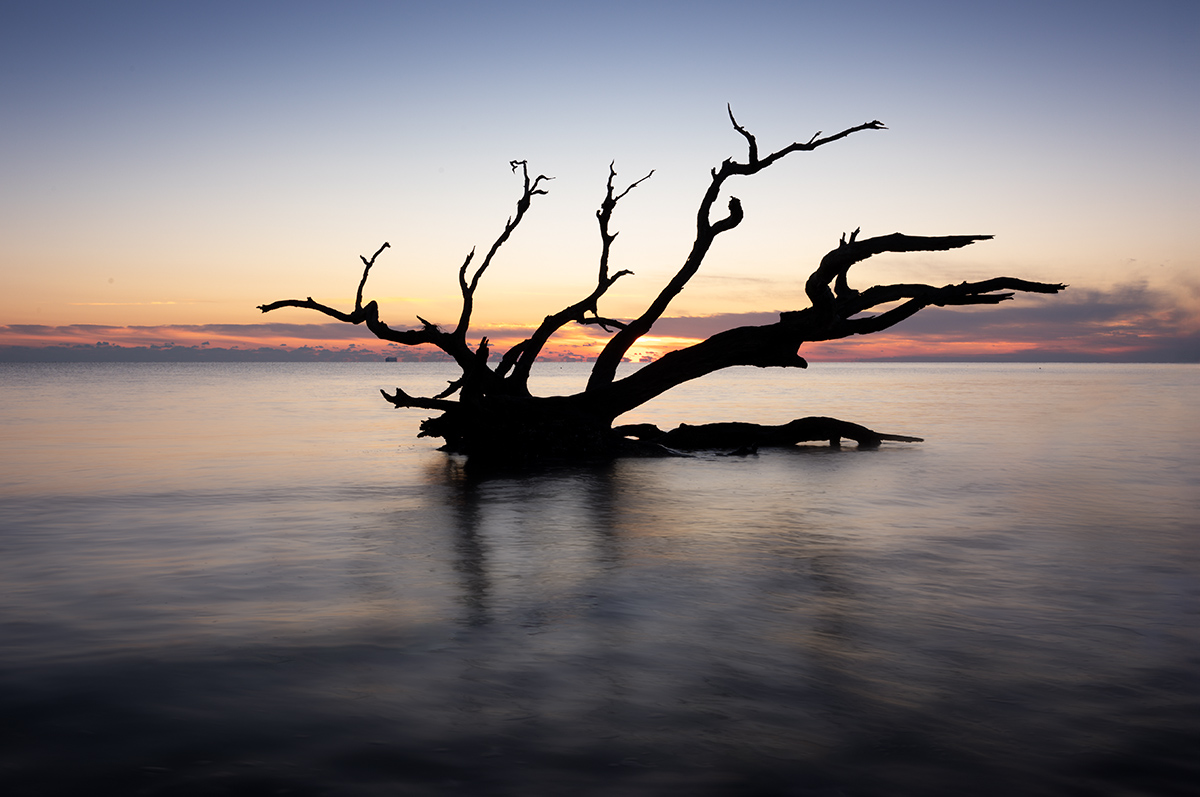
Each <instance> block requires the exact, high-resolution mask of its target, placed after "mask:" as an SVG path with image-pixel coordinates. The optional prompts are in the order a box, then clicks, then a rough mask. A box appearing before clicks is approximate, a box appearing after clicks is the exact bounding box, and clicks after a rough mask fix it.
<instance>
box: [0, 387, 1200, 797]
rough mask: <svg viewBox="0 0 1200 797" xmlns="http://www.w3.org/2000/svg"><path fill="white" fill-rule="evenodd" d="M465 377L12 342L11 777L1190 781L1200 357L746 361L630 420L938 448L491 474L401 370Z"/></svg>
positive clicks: (620, 789)
mask: <svg viewBox="0 0 1200 797" xmlns="http://www.w3.org/2000/svg"><path fill="white" fill-rule="evenodd" d="M452 376H453V374H452V373H451V372H449V371H447V370H446V369H445V367H444V366H439V365H435V364H407V363H398V364H397V363H389V364H384V363H380V364H245V365H241V364H186V365H185V364H178V365H164V364H106V365H84V364H55V365H15V366H14V365H3V366H0V400H2V402H3V403H2V405H0V406H3V410H2V411H0V433H2V435H3V439H4V441H5V443H4V448H3V454H0V583H2V584H3V592H2V594H0V623H2V631H0V633H2V636H0V717H3V719H0V728H2V729H3V733H4V741H3V745H2V746H0V783H3V782H7V783H8V785H9V786H10V788H8V789H7V790H6V792H7V793H13V794H58V793H61V794H68V793H82V792H86V791H90V792H92V793H95V792H96V791H98V790H100V791H103V790H108V791H115V792H120V793H148V794H172V795H174V794H215V793H231V792H232V793H263V794H270V793H292V794H338V795H340V794H418V795H419V794H431V795H432V794H438V795H441V794H454V793H462V794H497V795H500V794H514V795H515V794H540V793H557V792H561V791H564V790H568V789H569V790H571V791H573V792H577V793H582V794H596V795H602V794H603V795H607V794H614V793H621V794H634V795H637V794H645V795H659V794H672V795H673V794H679V795H726V794H729V795H734V794H739V795H740V794H760V795H808V794H822V795H824V794H829V795H834V794H846V795H893V794H947V795H949V794H962V793H964V792H969V793H974V794H996V795H1008V794H1014V793H1023V794H1035V795H1036V794H1045V795H1052V794H1112V795H1124V794H1131V793H1133V794H1189V793H1196V787H1195V784H1197V783H1200V766H1198V765H1197V764H1196V763H1195V750H1197V749H1200V630H1198V629H1200V534H1198V528H1197V521H1196V518H1197V510H1200V497H1198V496H1200V459H1198V457H1197V455H1196V453H1195V452H1196V445H1197V443H1200V415H1198V414H1197V412H1196V410H1195V409H1194V396H1195V395H1197V388H1198V387H1200V368H1197V367H1195V366H1131V365H1061V364H1056V365H1043V366H1038V365H913V364H902V365H901V364H892V365H866V364H855V365H849V364H846V365H834V364H821V363H818V364H814V365H813V367H812V368H810V369H809V370H808V371H807V372H796V373H784V372H774V371H763V370H757V369H738V370H735V371H732V372H728V373H726V374H722V375H718V376H716V377H713V378H709V379H705V380H701V381H699V382H696V383H693V384H692V385H688V386H685V387H684V388H682V389H680V390H678V391H675V392H673V393H670V394H668V395H667V396H664V397H662V398H660V399H658V400H656V401H655V402H653V403H651V404H650V405H647V406H646V407H643V408H641V409H640V410H639V411H638V412H637V413H636V414H634V413H631V414H630V416H627V417H626V418H625V419H623V420H626V421H628V422H641V421H652V422H656V423H659V424H660V425H661V426H663V427H668V426H671V425H674V424H676V423H678V422H691V423H700V422H705V421H714V420H733V419H737V420H752V421H759V422H764V423H781V422H784V421H787V420H790V419H791V418H793V417H799V416H802V415H810V414H811V415H834V416H837V417H841V418H844V419H846V420H852V421H855V422H859V423H863V424H865V425H868V426H871V427H873V428H876V429H878V430H881V431H885V432H893V433H898V434H909V435H918V436H921V437H925V438H926V442H924V443H921V444H884V446H883V447H882V448H880V449H878V450H874V451H858V450H856V449H855V448H854V447H853V445H850V446H848V447H847V448H845V449H843V450H840V451H831V450H829V449H827V448H823V447H799V448H796V449H795V450H787V451H764V452H762V453H761V454H759V455H758V456H754V457H747V458H739V457H724V456H719V455H717V454H716V453H713V454H705V455H702V456H698V457H695V458H691V459H668V460H627V461H620V462H616V463H612V464H609V465H589V466H576V467H556V468H547V469H542V470H536V471H527V472H522V473H517V474H509V475H501V476H491V477H474V476H471V475H469V474H468V473H466V472H464V469H463V467H462V465H463V463H462V461H461V460H460V459H457V458H454V457H448V456H446V455H444V454H441V453H439V452H437V451H435V450H434V448H433V444H432V443H431V442H430V441H429V440H418V439H417V438H416V437H415V435H416V431H417V423H418V422H419V421H420V420H421V419H422V418H423V417H425V415H424V414H422V413H421V412H420V411H416V412H413V411H396V410H393V409H391V408H390V406H389V405H387V404H386V403H384V402H383V401H382V399H381V398H380V397H379V395H378V392H377V388H389V389H390V388H392V387H394V386H395V385H397V384H399V385H402V386H404V387H405V389H406V390H409V391H410V392H421V391H424V392H427V393H432V392H436V391H438V390H440V388H441V387H442V386H444V384H445V381H446V380H447V379H449V378H452ZM584 378H585V372H584V371H583V370H582V369H581V367H580V366H576V365H562V366H559V365H553V364H551V365H547V366H546V367H545V368H544V369H543V370H542V371H541V372H540V373H539V375H538V385H539V387H540V388H541V391H542V392H569V391H571V390H575V389H578V387H579V386H581V385H582V382H583V380H584ZM64 762H70V765H69V766H65V765H64Z"/></svg>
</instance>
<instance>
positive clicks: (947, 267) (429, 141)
mask: <svg viewBox="0 0 1200 797" xmlns="http://www.w3.org/2000/svg"><path fill="white" fill-rule="evenodd" d="M0 101H2V103H3V107H4V108H5V113H4V114H3V120H2V121H0V140H3V142H4V143H3V144H2V145H0V173H2V174H3V175H4V181H3V182H4V184H5V188H4V189H3V191H2V192H0V203H2V205H0V267H2V273H3V278H2V282H0V297H2V298H0V326H6V325H7V326H12V325H45V326H49V327H54V326H60V325H70V324H108V325H122V324H142V325H145V324H150V325H173V324H181V325H185V324H208V323H212V324H216V323H220V324H253V323H257V322H258V321H259V320H261V316H259V315H258V313H257V311H255V310H254V307H255V305H257V304H260V303H262V302H264V301H269V300H272V299H277V298H285V297H289V296H298V297H302V296H309V295H311V296H314V297H315V298H319V299H324V300H326V301H331V302H333V301H338V300H342V301H345V300H348V299H349V298H350V297H351V296H352V292H353V289H354V287H355V285H356V282H357V276H358V271H359V266H358V261H357V256H358V255H359V254H360V253H362V254H370V252H373V251H374V250H375V248H376V247H377V246H378V245H379V243H381V242H382V241H384V240H388V241H390V242H391V243H392V246H393V249H392V250H390V251H389V252H388V253H386V254H385V255H384V256H383V258H381V265H380V267H379V270H378V272H377V273H376V274H375V275H374V276H373V277H372V283H371V286H370V289H371V291H370V292H373V295H375V296H376V297H379V298H381V299H382V300H383V304H384V308H385V316H386V317H388V318H389V319H390V320H391V321H392V323H393V324H394V325H396V326H404V325H406V324H409V323H415V319H414V318H413V316H414V315H415V314H417V313H420V314H421V315H423V316H425V317H432V318H434V320H447V321H448V320H451V319H452V318H453V316H454V314H455V307H456V300H457V297H456V293H455V291H456V288H455V284H454V279H453V273H454V270H455V267H456V266H457V265H458V263H460V262H461V260H462V258H463V257H464V255H465V254H466V252H467V251H469V250H470V248H471V247H472V246H480V247H486V246H487V245H488V243H489V242H490V240H491V238H493V237H494V236H495V235H496V234H497V233H498V231H499V228H500V226H501V225H502V224H503V222H504V220H505V218H506V217H507V216H508V215H509V213H510V212H511V209H512V203H513V201H514V200H515V198H516V196H517V192H518V190H519V183H518V182H517V180H516V178H514V177H513V176H512V174H511V173H510V172H509V170H508V167H507V163H508V161H509V160H511V159H513V158H527V159H529V161H530V163H531V166H532V168H533V169H534V170H535V171H536V172H544V173H545V174H547V175H551V176H553V177H554V178H555V179H554V181H553V182H552V183H551V184H550V188H551V193H550V195H549V196H546V197H539V198H538V201H537V202H536V203H535V206H534V208H533V211H532V212H531V215H530V217H529V219H528V220H527V221H526V223H525V225H523V227H522V229H521V230H519V231H518V234H517V235H516V236H515V237H514V239H513V241H512V242H511V244H510V246H509V247H507V251H506V252H505V253H504V255H503V257H502V258H501V260H499V261H498V262H497V265H496V268H495V270H494V271H493V272H491V273H490V274H489V281H488V282H487V283H486V285H485V289H484V292H483V294H482V295H481V301H480V305H479V311H478V316H477V317H478V319H479V321H480V323H481V324H484V325H486V324H494V325H518V326H519V325H521V324H529V323H536V321H537V320H539V319H540V318H541V316H542V315H544V314H545V313H547V312H552V311H554V310H557V309H559V308H560V307H561V306H563V305H565V304H567V303H570V302H571V301H573V300H575V299H577V298H579V297H580V296H581V295H582V294H583V293H586V292H587V290H589V289H590V286H589V284H588V283H589V280H590V279H592V276H591V275H592V271H593V269H594V262H595V257H596V253H597V249H598V244H597V234H596V231H595V220H594V215H593V214H594V211H595V208H596V206H597V203H598V201H599V199H600V197H601V195H602V190H603V183H604V179H605V177H606V174H607V166H608V163H609V162H610V161H612V160H615V161H616V168H617V170H618V172H619V174H620V178H619V179H624V180H628V181H632V180H634V179H637V178H638V177H641V176H642V175H643V174H645V173H646V172H648V171H649V170H650V169H655V170H656V172H655V175H654V177H653V178H652V179H651V180H649V181H647V182H646V183H644V184H643V185H642V186H640V187H639V188H638V189H637V190H636V191H635V192H634V193H633V194H631V195H630V196H629V197H628V198H627V199H626V200H625V201H624V202H623V203H622V206H621V207H620V208H619V209H618V213H617V216H616V219H615V223H614V226H615V227H616V228H617V229H619V230H621V233H622V235H621V238H620V239H619V241H618V244H617V249H616V251H615V253H614V258H615V261H616V265H617V266H618V267H621V268H630V269H632V270H633V271H634V272H635V273H636V276H635V277H631V278H627V279H626V280H623V281H622V283H620V284H619V290H614V291H613V292H612V294H611V295H610V297H609V302H608V304H607V305H606V306H605V308H604V309H605V310H606V311H607V312H608V313H609V314H611V315H632V314H636V313H637V312H639V311H640V310H641V309H642V307H643V306H644V302H645V301H646V300H647V299H648V298H649V297H650V296H651V295H652V294H653V293H654V292H655V291H656V290H657V288H658V287H659V286H660V285H661V284H662V282H663V280H664V279H665V278H666V275H668V274H669V273H671V272H672V271H673V270H674V268H675V267H676V266H677V265H678V263H679V262H680V260H681V259H682V257H683V256H684V255H685V254H686V251H687V248H688V245H689V244H690V240H691V233H692V231H693V230H692V225H693V224H694V214H695V208H696V205H697V202H698V200H699V196H700V193H701V191H702V190H703V188H704V186H705V185H706V182H707V174H708V170H709V168H711V167H712V166H714V165H716V164H718V163H719V162H720V161H721V160H722V159H723V158H725V157H729V156H735V157H744V143H743V142H742V140H741V139H740V138H739V137H738V136H737V135H736V134H735V133H734V132H733V131H732V130H731V129H730V126H729V123H728V120H727V119H726V117H725V104H726V103H727V102H728V103H731V104H732V106H733V108H734V111H735V113H736V114H737V116H738V119H739V121H740V122H742V123H743V124H744V125H746V126H747V127H748V128H749V129H750V130H752V131H753V132H754V133H755V134H756V135H757V136H758V138H759V141H760V144H761V145H762V146H763V147H764V148H777V147H780V146H783V145H786V144H787V143H790V142H791V141H793V140H797V139H807V138H808V137H809V136H811V135H812V134H813V133H814V132H816V131H817V130H823V131H825V132H826V133H831V132H834V131H836V130H839V129H842V128H845V127H849V126H852V125H855V124H859V123H861V122H865V121H868V120H871V119H880V120H882V121H883V122H884V123H885V124H887V125H888V127H889V128H890V129H889V130H887V131H880V132H873V131H867V132H863V133H860V134H857V135H856V136H853V137H851V138H850V139H847V140H845V141H843V142H839V143H838V144H835V145H832V146H831V147H827V148H824V149H821V150H819V151H817V152H814V153H797V154H795V155H793V156H791V157H789V158H788V159H786V160H785V161H784V162H782V163H780V164H779V165H777V166H775V167H772V169H771V170H770V171H769V172H767V173H764V174H762V175H759V176H757V177H755V178H753V179H752V180H747V181H743V182H742V183H740V184H737V185H734V186H733V187H732V189H731V190H732V191H733V193H735V194H737V195H738V196H739V197H741V198H742V200H743V202H744V204H745V207H746V212H747V220H746V222H745V223H744V224H743V225H742V227H740V228H739V229H738V230H736V231H735V232H734V233H732V234H731V235H730V236H727V240H722V242H721V243H720V244H719V246H718V247H717V248H716V249H715V250H714V252H713V254H712V256H711V257H710V261H709V262H708V263H707V264H706V268H705V270H704V272H702V276H701V277H700V278H697V280H696V281H695V282H694V283H693V285H691V286H689V288H688V290H687V291H686V292H685V293H684V294H683V295H682V296H681V297H680V298H679V300H678V301H677V304H676V305H674V306H673V307H672V314H673V315H679V316H705V315H714V314H719V313H733V314H737V313H750V312H755V311H774V310H786V309H795V308H796V307H799V306H802V305H803V304H804V302H803V298H802V295H803V294H802V288H801V286H802V281H803V277H804V276H805V275H806V274H807V273H808V271H809V270H811V268H812V267H813V265H815V263H816V261H817V260H818V259H819V258H820V256H821V254H823V253H824V252H825V251H826V250H828V249H829V248H831V247H832V246H833V245H834V244H836V242H837V238H838V236H839V235H840V234H841V233H842V232H843V231H844V230H849V229H853V228H854V227H857V226H861V227H862V228H863V230H864V235H865V234H884V233H888V232H892V231H895V230H900V231H904V232H909V233H914V234H949V233H972V234H974V233H991V234H995V235H996V236H997V237H996V240H995V241H992V242H988V243H985V244H979V245H976V246H974V247H972V248H971V249H969V250H963V251H962V252H957V253H941V254H937V255H912V256H896V257H893V258H890V259H880V262H879V263H874V262H872V263H870V264H866V265H864V267H862V268H861V271H860V272H859V274H858V280H859V281H860V282H864V283H865V282H872V283H873V282H878V281H889V282H892V281H918V280H919V281H929V282H937V283H944V282H951V281H959V280H961V279H973V278H981V277H987V276H995V275H999V274H1006V275H1012V276H1022V277H1027V278H1031V279H1038V280H1046V281H1064V282H1068V283H1070V284H1071V285H1072V286H1073V287H1075V288H1081V289H1083V290H1082V291H1080V293H1079V296H1080V297H1082V296H1084V295H1086V296H1088V297H1090V298H1089V299H1088V301H1092V302H1095V301H1101V302H1103V301H1104V297H1105V296H1107V295H1113V296H1116V295H1117V294H1120V296H1122V297H1128V296H1129V295H1131V294H1130V286H1136V287H1139V290H1141V291H1142V294H1143V295H1148V296H1153V297H1154V301H1155V302H1156V303H1158V305H1157V306H1159V307H1160V309H1161V306H1162V302H1164V301H1167V302H1168V303H1173V304H1172V312H1173V313H1174V315H1172V316H1171V317H1172V318H1176V319H1181V320H1180V321H1179V324H1180V329H1179V334H1180V335H1183V336H1187V335H1190V334H1193V333H1194V332H1195V331H1196V329H1195V327H1196V318H1197V316H1200V280H1198V279H1197V274H1198V270H1197V268H1198V266H1200V225H1197V224H1196V223H1195V218H1196V216H1197V212H1196V211H1197V207H1198V205H1200V201H1198V196H1197V188H1196V186H1197V184H1198V182H1200V158H1198V157H1197V155H1196V153H1195V142H1196V141H1198V140H1200V5H1198V4H1196V3H1194V2H1154V1H1153V0H1151V1H1150V2H1120V3H1117V2H1093V3H1086V4H1084V3H1054V2H1041V3H1026V2H1008V3H1003V4H987V5H984V4H977V3H962V2H959V3H942V2H918V3H905V2H889V3H884V2H845V3H839V4H836V5H833V4H816V3H755V2H748V3H740V4H736V5H734V4H715V3H655V2H641V3H613V4H606V5H596V4H586V5H585V4H571V3H518V4H511V5H502V4H496V3H462V2H447V3H440V4H436V5H435V4H412V3H361V2H349V3H339V4H332V3H328V4H326V3H252V2H251V3H222V2H215V3H203V4H191V3H188V4H183V3H162V2H157V3H137V2H113V3H54V2H38V3H8V4H5V5H4V6H3V7H2V8H0ZM1082 300H1083V299H1081V298H1072V297H1071V292H1068V293H1067V294H1064V295H1063V296H1061V297H1055V298H1053V299H1050V300H1048V301H1051V302H1054V301H1059V302H1066V303H1073V302H1078V301H1082ZM1018 301H1020V300H1018ZM1031 301H1032V300H1031ZM289 312H291V311H289ZM294 312H295V314H296V315H295V316H294V317H290V318H286V319H284V318H281V319H279V320H281V321H283V320H287V321H294V322H300V323H303V322H306V321H316V320H319V319H316V318H308V317H306V316H305V315H304V314H303V312H302V311H294ZM1131 323H1133V322H1131ZM1159 328H1160V330H1161V324H1160V325H1159ZM1157 334H1161V331H1160V332H1159V333H1157Z"/></svg>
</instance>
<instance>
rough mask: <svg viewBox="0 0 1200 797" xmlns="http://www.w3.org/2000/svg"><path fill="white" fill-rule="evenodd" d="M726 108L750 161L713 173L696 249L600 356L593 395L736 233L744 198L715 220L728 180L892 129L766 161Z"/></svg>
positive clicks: (797, 146)
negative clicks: (716, 248) (715, 248)
mask: <svg viewBox="0 0 1200 797" xmlns="http://www.w3.org/2000/svg"><path fill="white" fill-rule="evenodd" d="M726 107H727V110H728V111H729V121H730V122H731V123H732V124H733V128H734V130H736V131H737V132H738V133H740V134H741V135H742V137H743V138H745V139H746V142H747V150H748V152H747V157H746V162H745V163H738V162H736V161H734V160H733V159H732V158H727V159H726V160H725V161H724V162H723V163H722V164H721V166H720V168H719V169H713V170H712V181H711V182H710V183H709V185H708V189H707V190H706V191H705V192H704V197H703V199H701V201H700V208H699V210H698V211H697V213H696V239H695V241H694V242H693V243H692V249H691V251H690V252H689V253H688V256H687V258H686V259H685V260H684V261H683V265H682V266H680V267H679V270H678V271H677V272H676V273H675V276H674V277H672V278H671V281H670V282H668V283H667V285H666V287H664V288H663V289H662V291H660V292H659V294H658V296H657V297H655V299H654V301H653V302H651V303H650V306H649V307H648V308H646V311H645V312H644V313H642V315H641V316H639V317H638V318H637V319H635V320H633V321H631V322H630V323H629V324H628V325H627V326H626V327H625V328H624V329H622V330H621V331H620V332H618V333H617V334H616V335H614V336H613V337H612V338H611V339H610V340H609V341H608V344H607V345H606V346H605V347H604V350H603V351H602V352H601V353H600V356H599V357H597V358H596V365H595V367H594V368H593V369H592V374H591V378H590V379H589V380H588V387H587V389H588V390H589V391H594V390H602V389H604V388H605V387H606V386H608V385H609V384H611V383H612V381H613V380H614V379H615V378H616V374H617V366H618V365H620V363H621V360H622V358H624V357H625V355H626V353H627V352H628V351H629V349H630V347H631V346H633V344H634V343H636V342H637V340H638V338H640V337H642V336H643V335H645V334H646V333H648V332H649V331H650V328H651V327H652V326H654V323H655V322H656V321H658V319H659V318H661V317H662V314H663V313H664V312H666V309H667V307H668V306H669V305H670V303H671V301H672V300H673V299H674V298H675V297H676V296H678V295H679V292H680V291H682V290H683V288H684V286H685V285H687V284H688V282H689V281H690V280H691V279H692V277H694V276H695V275H696V272H697V271H699V269H700V264H701V263H703V262H704V257H705V256H706V255H707V254H708V250H709V249H710V248H711V247H712V244H713V241H714V240H716V238H717V236H718V235H720V234H721V233H723V232H727V231H729V230H732V229H733V228H734V227H736V226H738V224H740V223H741V221H742V218H743V215H744V212H743V210H742V203H741V200H739V199H738V198H737V197H730V198H729V213H728V215H726V216H725V217H724V218H721V219H719V220H717V221H715V222H714V221H712V208H713V205H714V204H716V201H717V198H718V197H719V196H720V193H721V188H722V187H723V186H724V184H725V181H726V180H728V179H729V178H730V177H733V176H735V175H744V176H748V175H752V174H757V173H758V172H760V171H762V170H763V169H765V168H767V167H768V166H770V165H771V164H773V163H775V162H777V161H778V160H780V159H781V158H783V157H785V156H787V155H790V154H791V153H793V152H802V151H804V152H807V151H812V150H814V149H817V148H818V147H821V146H824V145H825V144H829V143H831V142H833V141H837V140H839V139H842V138H845V137H846V136H849V135H851V134H853V133H857V132H859V131H861V130H885V129H887V128H886V127H885V126H884V125H883V123H882V122H880V121H878V120H875V121H871V122H867V123H865V124H861V125H857V126H855V127H849V128H846V129H845V130H843V131H841V132H840V133H836V134H834V135H832V136H827V137H825V138H820V137H819V136H820V135H821V133H820V131H818V132H817V133H816V134H815V135H813V137H812V138H810V139H809V140H808V141H807V142H804V143H800V142H794V143H792V144H789V145H788V146H786V147H784V148H782V149H780V150H777V151H775V152H772V153H771V154H770V155H767V156H766V157H765V158H760V157H759V154H758V142H757V140H756V139H755V137H754V136H753V135H752V134H751V133H749V132H748V131H747V130H746V129H745V128H743V127H742V126H741V125H739V124H738V122H737V119H735V118H734V116H733V109H732V108H731V107H729V106H726Z"/></svg>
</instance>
